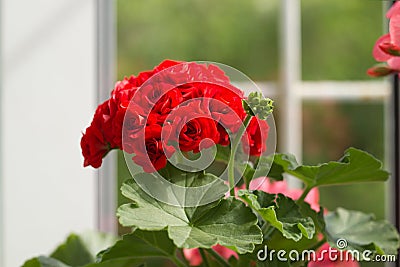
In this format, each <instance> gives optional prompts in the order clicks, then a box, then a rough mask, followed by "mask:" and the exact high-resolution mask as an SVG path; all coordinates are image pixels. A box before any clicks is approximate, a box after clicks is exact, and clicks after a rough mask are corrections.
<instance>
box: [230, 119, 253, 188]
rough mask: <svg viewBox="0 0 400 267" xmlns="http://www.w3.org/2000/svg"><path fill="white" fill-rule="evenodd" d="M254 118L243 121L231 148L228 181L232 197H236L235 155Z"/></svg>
mask: <svg viewBox="0 0 400 267" xmlns="http://www.w3.org/2000/svg"><path fill="white" fill-rule="evenodd" d="M251 118H252V116H251V115H247V116H246V118H245V119H244V121H243V124H242V125H241V126H240V128H239V130H238V132H237V133H236V136H235V139H234V140H233V143H232V147H231V154H230V155H229V162H228V180H229V188H230V195H231V196H235V155H236V151H237V149H238V146H239V143H240V140H241V139H242V136H243V134H244V132H245V131H246V128H247V126H249V123H250V120H251Z"/></svg>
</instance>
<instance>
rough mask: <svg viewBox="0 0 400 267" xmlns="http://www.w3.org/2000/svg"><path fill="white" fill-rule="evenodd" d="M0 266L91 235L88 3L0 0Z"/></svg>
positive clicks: (92, 47) (91, 21)
mask: <svg viewBox="0 0 400 267" xmlns="http://www.w3.org/2000/svg"><path fill="white" fill-rule="evenodd" d="M1 12H2V14H1V38H2V42H1V48H2V58H1V59H2V60H1V66H2V79H1V83H0V92H1V98H0V101H1V102H0V103H1V113H0V114H1V119H0V123H1V125H0V137H1V146H0V148H1V162H0V171H1V172H0V179H1V183H0V190H1V191H0V196H1V203H2V209H0V211H1V210H2V215H1V214H0V216H1V217H0V219H1V220H2V221H3V223H2V224H0V228H1V229H0V230H1V233H2V236H0V241H1V242H2V251H1V254H2V255H3V256H2V258H1V259H0V266H3V267H16V266H20V265H21V264H22V263H23V261H24V259H27V258H29V257H32V256H35V255H37V254H41V253H42V254H44V253H48V252H49V251H50V250H51V249H52V248H53V247H54V246H55V245H57V244H58V242H60V241H62V240H63V238H64V237H65V236H66V235H67V234H68V233H69V232H71V231H78V232H79V231H83V230H85V229H93V228H95V216H96V212H95V211H96V210H95V209H96V205H95V197H96V193H95V172H94V171H93V170H91V169H84V168H83V167H82V157H81V151H80V146H79V141H80V137H81V131H82V130H83V129H85V127H86V126H87V124H88V123H89V122H90V119H91V116H92V113H93V110H94V108H95V99H96V90H95V76H96V72H95V71H96V62H95V56H96V43H95V38H96V25H95V22H96V21H95V1H94V0H34V1H29V0H1Z"/></svg>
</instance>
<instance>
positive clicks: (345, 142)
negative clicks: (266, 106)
mask: <svg viewBox="0 0 400 267" xmlns="http://www.w3.org/2000/svg"><path fill="white" fill-rule="evenodd" d="M384 109H385V107H384V104H383V103H382V102H378V101H376V102H343V101H335V100H331V101H306V102H304V103H303V163H306V164H317V163H321V162H326V161H329V160H337V159H339V158H340V157H341V156H342V155H343V152H344V150H345V149H346V148H348V147H350V146H353V147H356V148H360V149H363V150H366V151H368V152H370V153H371V154H373V155H374V156H376V157H377V158H378V159H380V160H384V154H385V152H384V146H385V145H384ZM320 194H321V205H323V206H324V207H326V208H328V209H329V210H334V209H335V208H336V207H345V208H346V209H351V210H360V211H363V212H366V213H374V214H375V215H376V217H377V218H378V219H383V218H385V185H384V184H383V183H365V184H358V185H346V186H335V187H322V188H321V189H320ZM361 266H383V264H377V263H369V264H366V263H362V264H361Z"/></svg>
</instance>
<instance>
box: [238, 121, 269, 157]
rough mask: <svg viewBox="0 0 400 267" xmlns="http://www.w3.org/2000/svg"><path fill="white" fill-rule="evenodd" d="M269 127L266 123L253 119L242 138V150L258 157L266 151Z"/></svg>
mask: <svg viewBox="0 0 400 267" xmlns="http://www.w3.org/2000/svg"><path fill="white" fill-rule="evenodd" d="M268 131H269V126H268V124H267V122H266V121H264V120H260V119H258V118H257V117H253V118H252V119H251V121H250V123H249V126H248V127H247V129H246V132H247V138H246V135H244V136H243V138H242V142H243V149H244V151H245V152H246V153H248V154H250V155H252V156H260V155H261V154H262V153H264V152H265V150H266V149H267V138H268Z"/></svg>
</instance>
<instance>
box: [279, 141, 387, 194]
mask: <svg viewBox="0 0 400 267" xmlns="http://www.w3.org/2000/svg"><path fill="white" fill-rule="evenodd" d="M274 164H276V165H278V166H280V167H281V170H282V171H284V172H286V173H289V174H291V175H293V176H295V177H297V178H299V179H300V180H302V181H303V182H304V183H306V184H307V185H308V187H315V186H321V185H337V184H350V183H357V182H374V181H386V180H387V179H388V177H389V173H388V172H387V171H384V170H382V163H381V162H380V161H379V160H378V159H376V158H374V157H373V156H372V155H371V154H368V153H367V152H364V151H362V150H359V149H355V148H349V149H347V150H346V151H345V153H344V156H343V157H342V158H341V159H340V160H339V161H331V162H328V163H324V164H320V165H318V166H306V165H299V164H298V163H297V161H296V159H295V157H294V156H293V155H286V154H277V155H275V158H274ZM278 166H276V168H279V167H278ZM277 175H278V174H277V173H275V176H277Z"/></svg>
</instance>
